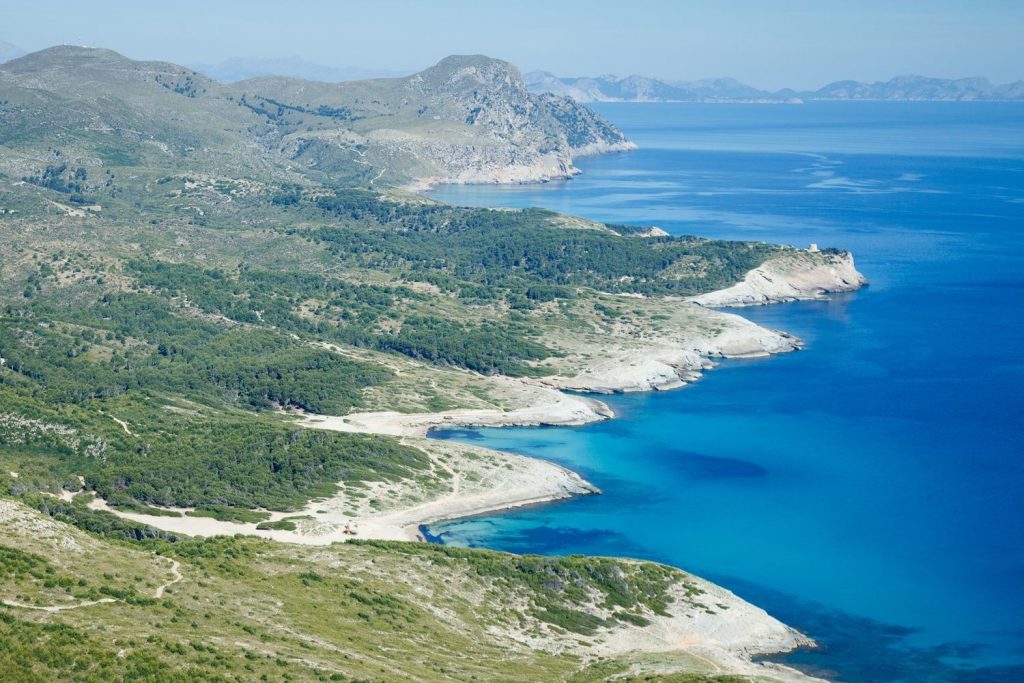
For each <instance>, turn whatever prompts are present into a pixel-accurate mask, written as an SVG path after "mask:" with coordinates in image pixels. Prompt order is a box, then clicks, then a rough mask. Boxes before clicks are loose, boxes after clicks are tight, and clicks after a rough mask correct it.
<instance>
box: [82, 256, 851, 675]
mask: <svg viewBox="0 0 1024 683" xmlns="http://www.w3.org/2000/svg"><path fill="white" fill-rule="evenodd" d="M812 254H813V256H812ZM866 283H867V280H866V279H865V278H864V277H863V276H862V275H861V274H860V273H858V272H857V271H856V269H855V268H854V266H853V257H852V256H851V255H850V254H848V253H840V254H838V255H834V256H833V255H829V257H828V258H827V259H826V262H825V263H822V262H821V257H820V256H819V255H818V254H817V253H814V252H804V251H795V252H793V253H789V254H786V255H784V256H783V257H782V258H781V259H773V260H771V261H769V262H766V263H765V264H762V265H761V266H759V267H758V268H756V269H754V270H752V271H750V272H749V273H747V275H746V276H745V278H744V280H743V281H742V282H740V283H738V284H736V285H733V286H732V287H729V288H726V289H723V290H719V291H717V292H712V293H709V294H706V295H702V296H700V297H693V298H691V299H688V300H683V299H678V300H673V301H671V304H672V306H673V308H675V309H677V310H678V311H680V317H679V318H678V319H673V320H672V321H671V322H672V323H673V324H679V325H682V327H680V328H679V329H676V330H673V331H672V332H673V334H664V335H662V336H656V337H655V338H654V339H653V341H650V342H649V343H647V344H638V343H631V344H625V343H621V345H620V346H619V347H618V348H616V347H615V343H614V339H609V338H608V337H607V336H603V335H599V336H601V339H602V340H603V341H604V342H610V344H609V347H608V348H609V350H608V352H607V354H604V355H602V357H601V358H599V359H598V360H597V361H596V362H594V361H593V360H592V359H591V356H590V354H586V353H584V354H580V357H581V358H586V359H587V362H586V363H583V364H582V365H573V364H572V363H571V362H569V363H568V364H567V365H565V366H563V368H562V369H563V370H564V371H565V372H563V373H562V374H557V375H555V376H553V377H545V378H542V379H522V378H520V379H513V378H501V380H499V381H504V382H512V383H513V384H518V385H519V386H520V388H528V389H529V391H527V392H525V394H524V396H525V397H528V398H527V400H528V403H527V404H525V405H523V404H520V405H518V406H516V407H513V408H511V409H507V408H506V409H457V410H449V411H440V412H436V413H398V412H394V411H377V412H365V413H353V414H349V415H346V416H322V415H318V416H311V415H301V416H299V419H298V421H297V424H300V425H302V426H304V427H307V428H311V429H327V430H334V431H345V432H362V433H373V434H382V435H389V436H393V437H397V438H399V439H400V441H401V442H402V443H403V444H405V445H409V446H413V447H416V448H419V449H420V450H422V451H423V452H424V453H426V454H427V456H428V457H429V458H430V460H431V463H432V465H431V466H432V469H433V470H435V471H439V470H445V471H446V472H447V474H446V475H445V477H444V480H445V481H446V482H447V484H446V485H445V486H446V488H445V489H443V490H438V489H437V488H431V487H430V486H426V485H424V484H423V483H422V482H414V481H403V482H401V483H400V484H398V485H395V484H393V483H383V482H382V483H371V484H370V485H369V486H368V487H367V488H368V489H369V490H368V491H367V490H365V489H361V490H360V491H359V493H358V496H353V495H350V494H351V492H350V491H349V490H347V489H346V487H345V485H344V482H340V483H339V491H338V493H337V494H336V495H334V496H332V497H330V498H328V499H322V500H313V501H310V502H309V503H308V504H307V505H306V506H305V507H304V508H302V509H301V510H297V511H290V512H272V513H269V519H268V520H267V521H269V522H276V521H281V520H285V519H286V518H288V519H296V520H300V521H296V522H295V524H296V528H295V529H294V530H272V529H258V528H257V524H256V523H248V524H244V523H238V522H222V521H218V520H214V519H210V518H206V517H190V516H188V514H187V513H188V512H189V511H188V510H175V511H176V512H178V513H179V514H180V516H177V517H167V516H162V515H161V516H157V515H144V514H136V513H130V512H121V511H118V510H116V509H112V508H110V507H109V506H107V505H106V502H105V501H103V500H102V499H99V498H95V497H94V498H93V500H92V501H91V502H90V504H89V505H90V507H92V508H94V509H103V510H108V511H110V512H111V513H113V514H114V515H116V516H118V517H122V518H125V519H128V520H132V521H135V522H138V523H142V524H146V525H149V526H152V527H155V528H158V529H163V530H166V531H170V532H172V533H182V534H186V535H191V536H215V535H233V534H246V535H255V536H260V537H263V538H267V539H271V540H275V541H279V542H284V543H295V544H301V545H329V544H331V543H335V542H343V541H346V540H349V539H350V538H353V537H355V538H367V539H382V540H402V541H424V540H425V539H424V537H423V535H422V534H421V533H420V528H421V527H423V526H426V525H429V524H432V523H435V522H439V521H445V520H450V519H458V518H465V517H471V516H476V515H482V514H491V513H495V512H500V511H505V510H510V509H515V508H518V507H523V506H528V505H537V504H542V503H548V502H552V501H556V500H562V499H566V498H571V497H574V496H577V495H588V494H595V493H600V491H599V490H598V489H597V488H596V487H594V486H593V485H592V484H590V483H589V482H587V481H585V480H584V479H583V478H582V477H580V476H579V475H578V474H576V473H575V472H572V471H570V470H568V469H566V468H564V467H561V466H559V465H557V464H555V463H551V462H548V461H545V460H541V459H537V458H531V457H526V456H520V455H515V454H511V453H504V452H499V451H494V450H490V449H485V448H479V447H476V446H470V445H466V444H460V443H457V442H453V441H439V440H432V439H429V438H427V435H428V433H429V431H430V430H431V429H434V428H438V427H450V428H457V427H499V426H526V425H559V426H572V425H583V424H587V423H590V422H595V421H599V420H605V419H609V418H611V417H613V416H614V413H613V412H612V411H611V409H610V408H609V407H608V406H607V405H605V404H604V403H602V402H601V401H599V400H597V399H594V398H590V397H584V396H576V395H573V394H567V393H564V391H565V390H576V391H585V392H589V393H621V392H628V391H654V390H667V389H675V388H679V387H682V386H684V385H685V384H687V383H689V382H691V381H695V380H696V379H698V378H700V377H701V376H702V373H703V371H705V370H707V369H710V368H712V367H714V365H715V362H714V360H713V359H715V358H750V357H765V356H770V355H774V354H777V353H786V352H789V351H794V350H797V349H799V348H800V347H801V345H802V343H801V342H800V340H798V339H796V338H794V337H792V336H791V335H788V334H786V333H784V332H778V331H774V330H768V329H766V328H762V327H760V326H758V325H756V324H754V323H752V322H750V321H748V320H746V319H744V318H740V317H739V316H736V315H735V314H731V313H725V312H721V311H716V310H713V309H711V308H710V306H742V305H754V304H757V303H761V304H769V303H781V302H786V301H793V300H797V299H820V298H825V297H827V295H828V293H829V292H833V291H835V292H845V291H852V290H855V289H858V288H860V287H861V286H863V285H865V284H866ZM694 321H697V322H698V323H700V324H697V325H695V326H693V327H687V324H693V323H694ZM708 323H712V324H710V325H709V324H708ZM621 338H622V339H625V338H630V337H629V334H628V333H627V334H623V335H621ZM620 342H621V339H620ZM433 483H434V484H435V485H436V481H435V482H433ZM353 525H354V528H355V529H357V532H356V534H355V535H353V534H351V532H350V530H349V529H350V528H352V527H353ZM686 576H689V575H686ZM692 579H694V580H696V581H699V582H700V585H701V586H702V588H701V590H702V591H703V592H705V593H709V594H711V595H714V596H716V599H718V600H720V604H722V605H728V606H729V607H730V608H732V609H722V610H721V611H720V612H714V611H708V610H704V609H697V610H695V609H693V605H694V603H693V602H692V601H690V600H689V599H688V598H685V597H681V598H680V600H679V601H678V608H673V609H672V610H670V612H669V614H668V616H662V617H656V618H655V619H652V620H651V623H650V624H648V625H647V626H643V627H635V626H633V627H622V628H617V629H613V630H610V631H609V632H608V633H606V634H604V635H603V636H602V638H601V639H599V642H597V643H596V645H595V646H596V648H597V651H598V652H600V653H601V654H602V655H604V656H625V655H629V656H633V655H637V654H642V653H647V654H652V653H660V654H670V653H675V654H681V655H683V656H685V657H687V658H688V660H687V661H688V662H689V664H688V665H689V666H693V665H695V664H694V663H695V662H696V663H697V664H696V665H697V666H710V671H714V672H723V671H724V672H728V673H733V674H739V675H750V676H758V677H768V678H770V679H772V680H777V681H817V680H820V679H815V678H812V677H809V676H806V675H804V674H802V673H801V672H799V671H797V670H795V669H792V668H789V667H786V666H784V665H781V664H777V663H770V662H754V661H752V657H754V656H756V655H760V654H778V653H785V652H789V651H791V650H794V649H796V648H799V647H813V646H814V645H815V644H814V642H813V641H812V640H810V639H809V638H807V637H806V636H804V635H803V634H801V633H799V632H798V631H796V630H795V629H792V628H791V627H789V626H786V625H785V624H782V623H781V622H779V621H778V620H776V619H774V618H773V617H771V616H770V615H768V614H767V613H766V612H764V610H761V609H760V608H758V607H756V606H754V605H751V604H749V603H747V602H745V601H743V600H741V599H740V598H738V597H737V596H735V595H733V594H732V593H731V592H729V591H727V590H725V589H723V588H721V587H719V586H717V585H715V584H711V583H710V582H707V581H704V580H701V579H697V578H696V577H692ZM677 588H679V589H680V590H682V584H681V583H680V584H679V585H678V586H677ZM696 604H697V605H700V603H696ZM716 604H718V603H716ZM588 653H589V654H590V655H592V654H593V652H591V651H590V650H588Z"/></svg>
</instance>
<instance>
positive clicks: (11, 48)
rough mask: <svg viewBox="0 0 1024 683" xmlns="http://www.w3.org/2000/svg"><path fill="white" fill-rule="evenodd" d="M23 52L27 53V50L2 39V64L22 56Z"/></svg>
mask: <svg viewBox="0 0 1024 683" xmlns="http://www.w3.org/2000/svg"><path fill="white" fill-rule="evenodd" d="M23 54H25V51H24V50H22V49H21V48H20V47H18V46H17V45H11V44H10V43H7V42H4V41H2V40H0V64H3V63H4V62H8V61H10V60H12V59H15V58H17V57H21V56H22V55H23Z"/></svg>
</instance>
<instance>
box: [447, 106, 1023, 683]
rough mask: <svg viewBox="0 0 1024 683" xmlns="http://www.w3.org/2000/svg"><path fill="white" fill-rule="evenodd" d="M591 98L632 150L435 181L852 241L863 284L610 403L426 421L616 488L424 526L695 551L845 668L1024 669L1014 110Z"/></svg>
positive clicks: (954, 673) (971, 675) (972, 672)
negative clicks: (538, 173)
mask: <svg viewBox="0 0 1024 683" xmlns="http://www.w3.org/2000/svg"><path fill="white" fill-rule="evenodd" d="M601 111H602V113H604V114H605V115H606V116H607V117H608V118H609V119H611V120H612V121H613V122H615V123H616V124H618V125H619V126H620V127H621V128H623V129H624V130H625V131H626V132H627V134H628V135H629V136H630V137H631V138H632V139H634V140H636V141H637V142H638V143H639V144H640V145H641V150H640V151H638V152H634V153H630V154H623V155H614V156H609V157H600V158H595V159H590V160H586V161H584V162H583V163H582V164H581V167H582V168H583V169H584V171H585V174H584V175H582V176H580V177H578V178H576V179H574V180H572V181H569V182H563V183H549V184H547V185H541V186H520V187H490V186H489V187H446V188H441V189H439V190H438V191H437V192H435V193H434V196H436V197H438V198H440V199H443V200H445V201H448V202H452V203H456V204H471V205H492V206H529V205H537V206H547V207H550V208H553V209H557V210H559V211H565V212H568V213H575V214H581V215H584V216H587V217H590V218H594V219H599V220H607V221H616V222H633V223H644V224H656V225H658V226H660V227H662V228H664V229H666V230H669V231H670V232H673V233H677V234H681V233H692V234H700V235H706V236H715V237H728V238H740V239H764V240H769V241H785V242H791V243H795V244H801V245H804V244H807V243H809V242H817V243H819V244H820V245H822V246H840V247H844V248H849V249H852V250H853V251H854V253H855V254H856V256H857V264H858V267H859V268H860V269H861V271H862V272H864V273H865V275H867V276H868V278H869V279H870V280H871V282H872V284H871V286H870V287H869V288H868V289H866V290H863V291H862V292H858V293H856V294H852V295H844V296H840V297H836V298H835V299H834V300H833V301H831V302H813V303H797V304H787V305H781V306H772V307H766V308H756V309H743V310H741V311H739V312H740V313H741V314H742V315H744V316H746V317H749V318H751V319H753V320H755V321H756V322H758V323H761V324H763V325H767V326H769V327H774V328H778V329H784V330H787V331H789V332H792V333H795V334H797V335H799V336H800V337H802V338H803V339H804V340H805V341H806V342H807V347H806V349H805V350H804V351H801V352H798V353H794V354H788V355H785V356H780V357H776V358H772V359H768V360H758V361H734V362H727V363H725V364H723V365H722V366H721V367H720V368H718V369H716V370H714V371H712V372H710V373H708V374H707V375H706V377H705V378H704V379H703V380H701V381H700V382H697V383H695V384H693V385H691V386H689V387H686V388H684V389H682V390H679V391H674V392H668V393H663V394H637V395H627V396H618V397H612V398H611V399H610V400H609V403H610V404H611V405H612V406H613V407H614V409H615V410H616V412H617V413H618V414H619V419H617V420H614V421H610V422H605V423H601V424H596V425H590V426H586V427H581V428H536V429H487V430H454V431H448V432H445V433H441V434H438V435H437V436H439V437H440V438H454V439H461V440H467V441H473V442H474V443H481V444H483V445H486V446H489V447H492V448H500V449H506V450H511V451H515V452H520V453H526V454H529V455H534V456H538V457H543V458H549V459H551V460H554V461H556V462H559V463H561V464H564V465H567V466H569V467H571V468H573V469H575V470H577V471H579V472H580V473H582V474H583V475H584V476H586V477H587V478H589V479H590V480H591V481H593V482H594V483H595V484H597V485H598V486H600V487H601V488H602V489H603V490H604V491H605V494H604V495H602V496H589V497H584V498H578V499H575V500H571V501H567V502H563V503H558V504H553V505H548V506H543V507H537V508H531V509H527V510H521V511H515V512H510V513H507V514H501V515H494V516H488V517H480V518H474V519H469V520H462V521H456V522H451V523H446V524H441V525H436V526H434V527H433V528H432V529H431V532H432V533H433V534H434V535H436V536H438V537H439V538H441V539H442V540H443V541H444V542H446V543H456V544H464V545H475V546H484V547H491V548H498V549H504V550H510V551H515V552H539V553H552V554H561V553H592V554H603V555H628V556H634V557H643V558H649V559H653V560H658V561H663V562H667V563H670V564H673V565H676V566H680V567H683V568H685V569H688V570H690V571H693V572H695V573H698V574H701V575H703V576H706V577H707V578H710V579H712V580H715V581H717V582H719V583H721V584H723V585H725V586H727V587H729V588H731V589H733V590H734V591H736V592H737V593H739V594H740V595H741V596H743V597H745V598H747V599H748V600H751V601H752V602H754V603H756V604H759V605H761V606H763V607H765V608H767V609H769V611H771V612H772V613H773V614H775V615H776V616H778V617H780V618H781V619H783V620H784V621H786V622H787V623H790V624H792V625H794V626H797V627H799V628H801V629H803V630H805V631H806V632H808V633H809V634H810V635H812V636H814V637H815V638H817V639H818V640H819V641H820V642H821V643H822V645H823V647H822V648H821V649H820V650H818V651H814V652H802V653H798V654H795V655H792V656H790V657H788V658H787V659H786V661H789V662H792V663H794V664H797V665H800V666H805V667H807V668H809V669H811V670H814V671H820V672H826V673H828V674H830V675H832V676H834V677H836V678H838V679H840V680H847V681H903V680H906V681H919V680H925V681H932V680H934V681H1020V680H1024V616H1022V615H1024V495H1022V486H1024V461H1022V456H1024V437H1022V435H1021V427H1022V424H1024V419H1022V418H1024V395H1022V393H1024V392H1022V390H1021V386H1022V380H1024V361H1022V360H1021V357H1020V354H1019V350H1020V345H1021V341H1022V339H1024V301H1022V295H1024V106H1021V105H1009V104H1007V105H1002V104H918V103H914V104H894V103H818V104H808V105H804V106H769V105H765V106H759V105H735V106H733V105H714V106H712V105H605V106H602V107H601Z"/></svg>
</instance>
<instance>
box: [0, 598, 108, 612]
mask: <svg viewBox="0 0 1024 683" xmlns="http://www.w3.org/2000/svg"><path fill="white" fill-rule="evenodd" d="M0 602H2V603H3V604H5V605H7V606H8V607H20V608H21V609H34V610H37V611H40V612H63V611H65V610H69V609H79V608H81V607H92V606H93V605H103V604H106V603H108V602H117V600H115V599H114V598H100V599H99V600H83V601H82V602H80V603H78V604H75V605H48V606H46V607H40V606H38V605H26V604H25V603H23V602H16V601H14V600H2V601H0Z"/></svg>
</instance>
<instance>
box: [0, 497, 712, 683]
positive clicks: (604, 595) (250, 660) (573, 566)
mask: <svg viewBox="0 0 1024 683" xmlns="http://www.w3.org/2000/svg"><path fill="white" fill-rule="evenodd" d="M0 516H2V517H3V522H4V525H5V528H6V529H7V530H8V531H7V533H6V534H5V536H4V539H3V542H2V544H0V579H2V580H0V598H2V599H4V600H11V601H16V602H18V603H20V604H23V605H34V606H38V607H45V606H55V605H62V606H65V607H67V606H72V605H79V604H81V602H82V601H83V600H90V599H96V598H97V597H107V598H113V601H112V602H108V603H105V604H97V605H92V606H83V607H80V608H77V609H67V610H65V611H61V612H59V613H48V612H44V611H41V610H31V609H27V608H24V607H0V644H2V647H0V653H2V655H0V665H2V666H3V670H4V671H5V672H7V673H8V674H12V673H14V672H17V675H18V677H19V679H20V680H32V679H37V680H43V679H51V678H56V677H58V676H59V677H61V678H62V680H96V679H102V680H225V679H226V680H256V679H259V678H260V677H261V676H264V675H265V676H267V678H268V679H270V680H297V681H299V680H303V681H304V680H353V679H355V680H431V681H434V680H473V679H476V680H537V681H541V680H566V679H569V678H573V680H580V681H584V680H598V679H604V678H605V677H607V676H609V675H612V674H614V673H616V672H621V671H623V670H624V669H625V668H626V667H627V666H628V665H630V664H635V663H636V662H627V661H625V660H622V661H616V660H593V659H592V660H591V661H590V663H589V664H588V663H587V662H586V661H585V658H586V653H587V651H588V647H589V645H588V643H589V642H590V634H591V633H592V629H593V628H594V627H595V626H596V625H597V624H599V623H600V621H601V620H602V617H601V616H600V613H599V611H598V610H596V608H593V607H589V606H588V605H590V604H591V603H594V604H599V603H601V602H604V603H606V604H608V605H614V606H616V607H615V609H617V610H619V613H620V614H623V615H624V616H623V617H622V618H621V619H620V620H618V623H619V624H620V627H623V628H626V627H628V625H629V624H630V623H631V621H632V620H639V621H642V620H643V615H644V614H651V613H652V610H653V611H658V610H660V609H662V605H663V602H662V601H663V600H665V593H664V589H665V587H666V586H667V585H668V584H669V583H671V582H675V581H685V576H684V575H683V574H681V573H680V572H677V571H675V570H671V569H668V568H665V567H660V566H657V565H648V564H636V563H623V562H618V561H612V560H586V559H582V558H567V559H563V560H558V559H547V558H538V557H516V556H510V555H504V554H500V553H493V552H489V551H470V550H457V549H447V548H442V547H436V546H410V545H408V544H386V543H365V544H344V545H339V546H333V547H331V548H326V549H315V550H314V549H308V548H298V547H290V546H283V545H280V544H275V543H271V542H263V541H258V540H256V539H245V538H234V539H218V540H206V541H182V542H179V543H175V544H169V543H166V542H162V541H149V542H145V543H141V544H140V543H134V544H130V543H123V542H117V541H112V540H107V539H105V538H96V537H92V536H89V535H86V534H84V533H82V532H80V531H78V530H76V529H74V528H73V527H69V526H66V525H64V524H62V523H60V522H56V521H53V520H50V519H49V518H46V517H44V516H41V515H40V514H39V513H36V512H34V511H31V510H29V509H27V508H24V507H21V506H19V505H17V504H15V503H12V502H10V501H8V500H5V499H0ZM176 574H180V575H181V576H182V579H181V580H180V581H176V582H175V581H174V579H175V577H176ZM161 586H163V587H164V590H163V591H162V595H161V597H160V598H155V597H154V596H155V595H156V591H157V589H159V588H160V587H161ZM513 606H515V607H513ZM630 615H635V616H630ZM627 617H628V618H627ZM200 634H201V635H200ZM172 671H173V672H174V673H173V674H172V673H170V672H172ZM651 680H657V678H652V679H651ZM672 680H724V679H714V678H709V679H705V678H704V677H703V676H695V677H694V678H692V679H689V678H688V679H672Z"/></svg>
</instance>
